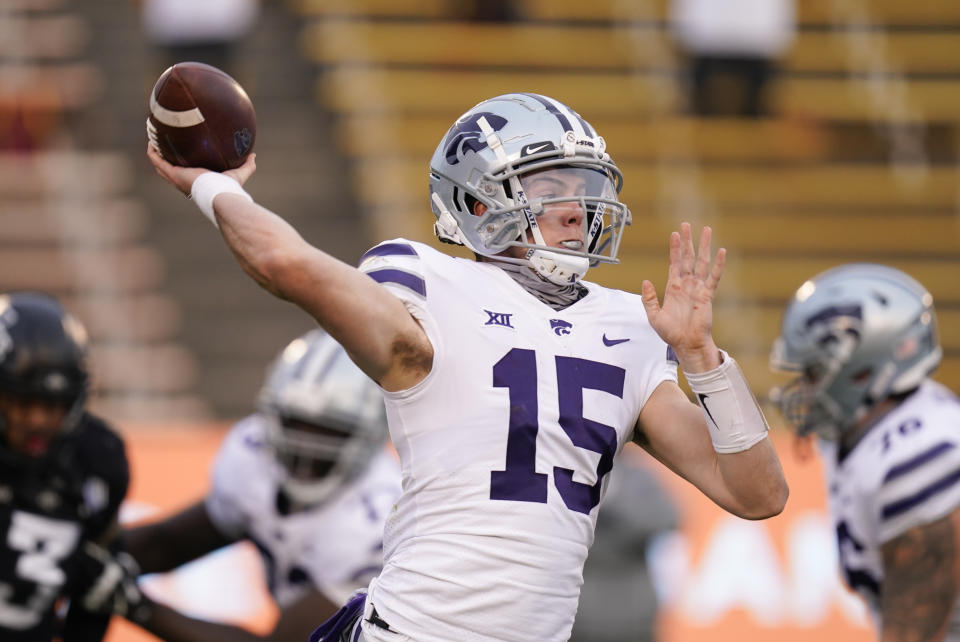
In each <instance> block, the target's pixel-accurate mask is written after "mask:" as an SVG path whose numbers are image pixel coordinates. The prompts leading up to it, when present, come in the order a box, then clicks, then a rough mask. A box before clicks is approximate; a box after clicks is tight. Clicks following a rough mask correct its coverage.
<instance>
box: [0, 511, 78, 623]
mask: <svg viewBox="0 0 960 642" xmlns="http://www.w3.org/2000/svg"><path fill="white" fill-rule="evenodd" d="M79 536H80V527H79V526H78V525H77V524H76V523H74V522H67V521H63V520H59V519H51V518H49V517H43V516H41V515H34V514H33V513H24V512H21V511H14V512H13V514H11V516H10V529H9V530H8V531H7V541H6V545H7V549H8V553H13V554H15V555H16V563H15V564H14V574H15V575H16V577H17V579H19V580H23V581H25V582H32V583H34V584H35V585H36V587H35V588H34V590H32V591H30V592H29V593H26V594H24V595H21V596H15V595H14V587H13V586H12V585H10V584H7V583H5V582H0V626H2V627H5V628H8V629H14V630H24V629H29V628H31V627H33V626H36V625H37V624H38V623H39V622H40V620H41V619H43V617H44V615H45V614H46V613H47V611H48V610H49V608H50V603H51V602H52V601H53V600H54V598H56V597H57V594H58V593H59V592H60V587H61V586H62V585H63V583H64V581H66V575H65V574H64V571H63V569H62V568H61V567H60V562H61V561H62V560H63V559H65V558H66V557H67V556H69V555H70V553H72V552H73V550H74V548H76V545H77V540H78V538H79Z"/></svg>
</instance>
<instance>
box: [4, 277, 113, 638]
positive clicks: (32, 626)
mask: <svg viewBox="0 0 960 642" xmlns="http://www.w3.org/2000/svg"><path fill="white" fill-rule="evenodd" d="M86 346H87V336H86V332H85V331H84V328H83V326H82V325H81V324H80V322H79V321H78V320H77V319H76V318H75V317H73V316H72V315H70V314H68V313H67V312H65V311H64V309H63V308H62V307H61V306H60V304H59V303H58V302H57V301H56V300H55V299H53V298H52V297H49V296H47V295H44V294H39V293H27V292H23V293H17V294H6V295H2V296H0V639H2V640H4V641H10V642H17V641H20V640H24V641H26V640H30V641H31V642H35V641H37V640H50V639H51V638H52V637H54V635H55V634H56V635H60V636H62V639H63V640H65V641H70V640H99V639H100V638H101V637H102V635H103V633H104V631H105V630H106V626H107V623H108V619H106V618H103V617H98V616H92V615H91V614H90V613H88V612H87V611H85V610H84V609H82V608H81V603H82V599H81V598H82V597H83V596H84V595H85V593H86V591H87V589H89V587H90V585H91V584H92V582H93V581H94V580H95V579H96V574H95V571H94V572H89V573H88V569H89V565H88V564H86V562H87V561H88V560H87V552H86V547H87V546H88V545H93V543H95V542H99V543H101V544H107V543H109V541H110V540H111V539H112V537H113V536H114V535H115V534H116V524H117V511H118V509H119V506H120V503H121V502H122V501H123V498H124V496H125V495H126V492H127V486H128V483H129V468H128V465H127V458H126V452H125V449H124V444H123V441H122V440H121V438H120V437H119V435H118V434H116V433H115V432H114V431H113V430H111V429H110V428H109V427H108V426H107V425H106V424H105V423H104V422H103V421H102V420H101V419H99V418H97V417H95V416H93V415H91V414H89V413H87V412H86V411H85V406H86V400H87V386H88V380H89V376H88V371H87V365H86ZM58 598H73V599H71V600H70V607H69V611H68V615H67V618H66V621H65V623H61V622H59V621H58V617H57V613H56V608H55V607H56V604H57V600H58ZM61 624H62V626H61Z"/></svg>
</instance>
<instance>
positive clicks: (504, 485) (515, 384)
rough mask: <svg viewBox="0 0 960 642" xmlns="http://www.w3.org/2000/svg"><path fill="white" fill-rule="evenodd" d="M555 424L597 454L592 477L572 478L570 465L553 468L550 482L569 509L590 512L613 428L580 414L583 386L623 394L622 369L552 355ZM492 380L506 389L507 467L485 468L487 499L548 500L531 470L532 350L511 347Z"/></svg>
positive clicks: (610, 453)
mask: <svg viewBox="0 0 960 642" xmlns="http://www.w3.org/2000/svg"><path fill="white" fill-rule="evenodd" d="M556 364H557V392H558V397H559V398H558V404H559V410H560V427H561V428H562V429H563V431H564V432H565V433H566V434H567V436H568V437H569V438H570V441H571V442H572V443H573V445H574V446H576V447H577V448H584V449H586V450H590V451H593V452H596V453H600V462H599V463H598V464H597V482H596V483H595V484H584V483H581V482H575V481H573V471H572V470H570V469H569V468H561V467H559V466H556V467H554V469H553V475H554V484H556V487H557V491H558V492H559V493H560V497H561V498H562V499H563V502H564V504H565V505H566V506H567V508H569V509H570V510H574V511H577V512H580V513H589V512H590V510H591V509H592V508H593V507H594V506H596V505H597V504H598V503H600V487H601V483H602V481H603V478H604V476H606V474H607V473H609V472H610V469H611V468H612V466H613V457H614V455H615V454H616V452H617V432H616V430H615V429H614V428H613V427H612V426H607V425H606V424H602V423H599V422H596V421H592V420H590V419H586V418H585V417H584V416H583V390H584V389H590V390H600V391H602V392H607V393H610V394H612V395H614V396H616V397H619V398H623V381H624V375H625V371H624V370H623V368H618V367H616V366H611V365H609V364H606V363H600V362H597V361H588V360H586V359H576V358H573V357H556ZM493 385H494V387H497V388H507V389H508V390H509V391H510V426H509V430H508V434H507V456H506V470H502V471H497V470H495V471H492V472H491V473H490V499H505V500H512V501H523V502H539V503H546V501H547V475H546V474H544V473H538V472H536V459H537V432H538V431H539V423H538V420H537V361H536V355H535V353H534V352H533V350H522V349H520V348H514V349H513V350H511V351H510V352H508V353H507V354H506V355H505V356H504V357H503V358H502V359H500V361H498V362H497V364H496V365H495V366H494V367H493Z"/></svg>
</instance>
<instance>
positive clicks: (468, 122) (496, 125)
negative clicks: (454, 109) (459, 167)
mask: <svg viewBox="0 0 960 642" xmlns="http://www.w3.org/2000/svg"><path fill="white" fill-rule="evenodd" d="M481 118H486V119H487V123H489V125H490V127H492V128H493V131H495V132H498V131H500V130H501V129H503V127H504V125H506V124H507V119H506V118H504V117H503V116H497V115H496V114H494V113H491V112H487V111H484V112H480V113H478V114H472V115H471V116H470V117H469V118H467V119H464V120H458V121H457V122H456V123H454V125H453V127H451V128H450V131H448V132H447V136H446V138H445V139H444V141H445V142H444V144H445V151H444V156H446V158H447V162H448V163H450V164H451V165H456V164H457V163H459V162H460V161H461V160H462V159H463V157H464V156H465V155H466V153H467V150H468V149H469V150H470V151H472V152H474V153H476V152H479V151H481V150H483V149H484V148H486V147H487V141H486V139H485V138H484V135H483V132H482V131H480V125H479V124H478V123H479V121H480V119H481Z"/></svg>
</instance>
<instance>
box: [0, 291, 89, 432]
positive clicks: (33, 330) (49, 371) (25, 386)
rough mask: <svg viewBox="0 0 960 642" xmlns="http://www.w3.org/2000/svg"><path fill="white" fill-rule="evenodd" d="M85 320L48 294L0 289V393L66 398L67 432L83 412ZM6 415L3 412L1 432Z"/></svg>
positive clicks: (56, 400)
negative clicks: (7, 291) (0, 292)
mask: <svg viewBox="0 0 960 642" xmlns="http://www.w3.org/2000/svg"><path fill="white" fill-rule="evenodd" d="M86 352H87V333H86V330H85V329H84V327H83V325H82V324H81V323H80V322H79V321H78V320H77V319H76V318H75V317H74V316H72V315H71V314H69V313H68V312H66V311H65V310H64V309H63V308H62V307H61V305H60V303H59V302H58V301H57V300H56V299H54V298H53V297H50V296H48V295H46V294H40V293H35V292H23V293H16V294H5V295H0V395H4V396H7V397H11V398H15V399H25V400H33V401H41V402H48V403H58V404H62V405H63V406H65V407H66V408H67V413H66V415H65V417H64V421H63V425H62V433H66V432H69V431H70V430H72V429H73V428H74V427H75V426H76V424H77V422H78V421H79V420H80V417H81V416H82V414H83V409H84V406H85V404H86V399H87V386H88V381H89V376H88V372H87V364H86ZM5 424H6V419H5V418H4V417H3V416H2V413H0V436H2V435H3V432H4V430H5Z"/></svg>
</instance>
